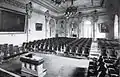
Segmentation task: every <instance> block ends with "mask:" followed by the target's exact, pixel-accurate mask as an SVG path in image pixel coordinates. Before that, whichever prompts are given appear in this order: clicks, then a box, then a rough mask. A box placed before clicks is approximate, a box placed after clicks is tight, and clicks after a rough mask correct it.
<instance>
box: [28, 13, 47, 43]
mask: <svg viewBox="0 0 120 77" xmlns="http://www.w3.org/2000/svg"><path fill="white" fill-rule="evenodd" d="M35 23H42V24H43V26H42V31H36V28H35ZM28 25H29V39H28V40H29V41H33V40H38V39H43V38H45V16H44V15H41V14H37V13H32V17H31V19H29V24H28Z"/></svg>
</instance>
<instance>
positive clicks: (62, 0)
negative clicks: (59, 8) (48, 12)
mask: <svg viewBox="0 0 120 77" xmlns="http://www.w3.org/2000/svg"><path fill="white" fill-rule="evenodd" d="M51 1H52V2H54V3H55V4H58V5H60V4H62V3H65V2H66V1H67V0H51Z"/></svg>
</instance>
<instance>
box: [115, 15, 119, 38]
mask: <svg viewBox="0 0 120 77" xmlns="http://www.w3.org/2000/svg"><path fill="white" fill-rule="evenodd" d="M118 38H119V35H118V15H115V20H114V39H118Z"/></svg>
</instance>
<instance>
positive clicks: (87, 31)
mask: <svg viewBox="0 0 120 77" xmlns="http://www.w3.org/2000/svg"><path fill="white" fill-rule="evenodd" d="M92 32H93V31H92V24H91V21H89V20H85V21H84V37H85V38H92Z"/></svg>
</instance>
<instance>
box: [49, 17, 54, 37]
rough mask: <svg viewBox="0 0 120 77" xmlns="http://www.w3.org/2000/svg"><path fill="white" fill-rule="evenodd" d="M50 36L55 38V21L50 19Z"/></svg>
mask: <svg viewBox="0 0 120 77" xmlns="http://www.w3.org/2000/svg"><path fill="white" fill-rule="evenodd" d="M49 35H50V37H55V20H54V19H50V21H49Z"/></svg>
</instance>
